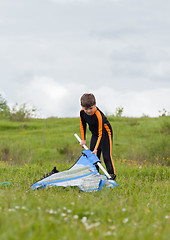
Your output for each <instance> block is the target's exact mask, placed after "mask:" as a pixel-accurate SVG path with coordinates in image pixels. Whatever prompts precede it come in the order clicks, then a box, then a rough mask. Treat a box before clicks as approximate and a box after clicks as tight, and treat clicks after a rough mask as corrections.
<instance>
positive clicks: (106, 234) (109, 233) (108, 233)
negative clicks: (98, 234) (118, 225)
mask: <svg viewBox="0 0 170 240" xmlns="http://www.w3.org/2000/svg"><path fill="white" fill-rule="evenodd" d="M110 235H112V233H111V232H110V231H108V232H105V233H104V234H103V236H110Z"/></svg>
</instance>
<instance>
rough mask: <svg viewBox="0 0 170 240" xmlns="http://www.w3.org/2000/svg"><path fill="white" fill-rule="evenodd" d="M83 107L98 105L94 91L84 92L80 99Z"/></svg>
mask: <svg viewBox="0 0 170 240" xmlns="http://www.w3.org/2000/svg"><path fill="white" fill-rule="evenodd" d="M80 102H81V106H82V107H83V108H90V107H92V106H94V105H96V99H95V96H94V95H93V94H92V93H84V94H83V95H82V97H81V99H80Z"/></svg>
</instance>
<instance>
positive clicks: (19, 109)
mask: <svg viewBox="0 0 170 240" xmlns="http://www.w3.org/2000/svg"><path fill="white" fill-rule="evenodd" d="M35 113H36V109H35V108H32V107H31V108H29V107H28V106H26V104H25V103H24V104H23V105H20V106H18V104H15V106H14V107H13V108H12V110H11V111H10V114H9V117H10V119H11V120H12V121H18V122H22V121H25V120H29V119H30V118H31V117H35Z"/></svg>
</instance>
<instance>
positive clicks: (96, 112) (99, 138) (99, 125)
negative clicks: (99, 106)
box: [94, 110, 103, 150]
mask: <svg viewBox="0 0 170 240" xmlns="http://www.w3.org/2000/svg"><path fill="white" fill-rule="evenodd" d="M95 114H96V117H97V119H98V139H97V142H96V146H95V148H94V150H97V149H98V147H99V144H100V140H101V138H102V131H103V129H102V125H103V123H102V122H103V119H102V116H101V113H100V112H99V111H98V110H97V111H95Z"/></svg>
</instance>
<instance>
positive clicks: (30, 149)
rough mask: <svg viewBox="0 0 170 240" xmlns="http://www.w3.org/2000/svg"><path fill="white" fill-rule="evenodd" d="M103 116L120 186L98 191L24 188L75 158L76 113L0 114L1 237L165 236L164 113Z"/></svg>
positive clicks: (167, 126)
mask: <svg viewBox="0 0 170 240" xmlns="http://www.w3.org/2000/svg"><path fill="white" fill-rule="evenodd" d="M108 119H109V121H110V122H111V125H112V127H113V130H114V143H113V158H114V163H115V167H116V171H117V179H116V182H117V184H119V186H118V187H116V188H113V189H109V188H103V189H102V190H101V191H99V192H82V191H80V189H79V188H71V187H70V188H57V187H53V188H50V189H42V190H36V191H34V190H30V189H29V188H30V186H31V185H32V184H33V183H34V182H36V181H37V180H39V179H40V178H42V177H43V175H44V174H45V173H48V172H49V171H51V170H52V169H53V167H54V166H56V167H57V169H58V170H59V171H63V170H67V169H68V168H70V167H71V166H72V165H73V164H74V163H75V161H76V160H77V159H78V158H79V157H80V156H81V152H82V148H81V147H80V146H79V144H78V142H77V140H76V139H75V137H74V133H78V134H79V132H80V131H79V119H78V118H62V119H61V118H49V119H30V120H28V121H22V122H17V121H10V120H5V119H0V239H1V240H7V239H9V240H10V239H11V240H13V239H14V240H15V239H29V240H34V239H35V240H37V239H51V240H52V239H61V240H64V239H66V240H67V239H68V240H69V239H75V240H76V239H82V240H83V239H93V240H94V239H95V240H100V239H110V238H114V239H132V240H133V239H139V240H140V239H141V240H143V239H146V240H147V239H148V240H150V239H160V240H168V239H169V222H170V215H169V209H170V207H169V199H170V197H169V191H168V188H169V173H170V171H169V165H170V161H169V160H170V158H169V156H170V117H168V116H164V117H158V118H149V117H141V118H125V117H120V118H119V117H114V116H108ZM89 141H90V132H89V131H88V132H87V145H89ZM103 166H104V164H103Z"/></svg>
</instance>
